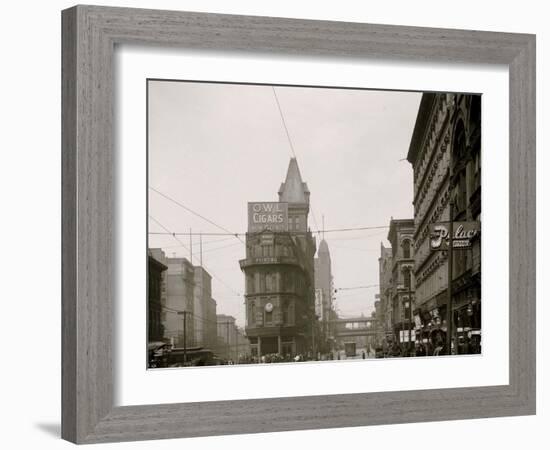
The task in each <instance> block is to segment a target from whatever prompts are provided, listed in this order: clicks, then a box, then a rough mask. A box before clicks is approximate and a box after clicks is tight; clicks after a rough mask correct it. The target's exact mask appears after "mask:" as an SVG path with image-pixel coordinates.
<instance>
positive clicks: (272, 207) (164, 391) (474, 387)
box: [62, 6, 536, 443]
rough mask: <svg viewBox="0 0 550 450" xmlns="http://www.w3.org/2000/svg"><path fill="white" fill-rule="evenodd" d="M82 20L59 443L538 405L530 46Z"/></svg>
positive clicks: (447, 33) (359, 28) (329, 25)
mask: <svg viewBox="0 0 550 450" xmlns="http://www.w3.org/2000/svg"><path fill="white" fill-rule="evenodd" d="M62 24H63V47H62V66H63V67H62V82H63V89H62V92H63V112H62V124H63V130H62V131H63V136H62V145H63V149H62V150H63V187H62V192H63V249H62V252H63V254H62V255H63V281H62V283H63V299H62V304H63V320H62V327H63V330H62V337H63V339H62V346H63V348H62V355H63V367H62V377H63V380H62V410H63V412H62V435H63V438H65V439H67V440H70V441H72V442H75V443H95V442H115V441H128V440H144V439H161V438H176V437H193V436H209V435H222V434H236V433H259V432H273V431H285V430H300V429H316V428H329V427H330V428H334V427H349V426H360V425H375V424H391V423H404V422H420V421H432V420H452V419H466V418H480V417H496V416H511V415H527V414H534V413H535V408H536V405H535V392H536V384H535V270H534V268H535V37H534V36H532V35H524V34H507V33H490V32H482V31H464V30H448V29H431V28H415V27H403V26H390V25H371V24H361V23H343V22H327V21H308V20H296V19H280V18H270V17H248V16H229V15H218V14H203V13H188V12H176V11H156V10H141V9H127V8H109V7H99V6H75V7H73V8H70V9H67V10H65V11H63V13H62ZM482 273H483V275H482ZM482 293H483V296H482Z"/></svg>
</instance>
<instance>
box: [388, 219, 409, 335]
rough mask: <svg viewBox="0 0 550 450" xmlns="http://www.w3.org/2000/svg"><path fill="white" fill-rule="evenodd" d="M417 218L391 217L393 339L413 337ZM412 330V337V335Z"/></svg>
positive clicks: (389, 239) (389, 234)
mask: <svg viewBox="0 0 550 450" xmlns="http://www.w3.org/2000/svg"><path fill="white" fill-rule="evenodd" d="M413 235H414V221H413V219H401V220H395V219H392V220H391V221H390V230H389V233H388V241H390V243H391V247H392V249H391V251H392V255H391V268H392V269H391V270H392V272H391V311H392V314H391V326H392V331H393V336H394V340H395V341H396V342H400V343H405V342H412V340H413V339H414V337H415V336H414V321H413V319H412V312H413V310H414V303H415V302H414V295H415V282H414V251H413V247H414V246H413ZM409 330H412V331H411V332H410V336H411V339H409Z"/></svg>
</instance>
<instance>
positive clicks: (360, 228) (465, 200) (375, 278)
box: [145, 79, 482, 369]
mask: <svg viewBox="0 0 550 450" xmlns="http://www.w3.org/2000/svg"><path fill="white" fill-rule="evenodd" d="M145 219H146V220H147V249H146V251H147V343H146V345H147V367H148V368H149V369H161V368H181V367H186V368H187V367H195V366H231V365H242V364H270V363H290V364H293V363H301V362H321V361H332V362H337V361H342V362H344V361H350V360H351V361H365V362H366V361H368V360H373V359H381V358H411V357H440V356H448V357H454V356H460V355H463V356H464V355H480V354H481V352H482V327H481V324H482V320H481V318H482V315H481V314H482V313H481V95H480V94H476V93H462V92H416V91H398V90H392V91H384V90H374V89H364V88H340V87H327V86H324V87H320V86H319V87H318V86H288V85H266V84H240V83H220V82H207V81H194V80H193V81H188V80H163V79H148V80H147V217H146V218H145Z"/></svg>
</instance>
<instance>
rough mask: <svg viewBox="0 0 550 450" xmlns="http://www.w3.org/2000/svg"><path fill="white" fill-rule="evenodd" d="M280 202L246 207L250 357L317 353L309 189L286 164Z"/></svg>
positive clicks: (243, 266) (244, 268) (243, 262)
mask: <svg viewBox="0 0 550 450" xmlns="http://www.w3.org/2000/svg"><path fill="white" fill-rule="evenodd" d="M278 194H279V201H278V202H255V203H249V204H248V208H249V211H248V212H249V226H248V232H247V235H246V258H245V259H243V260H241V261H240V266H241V270H242V271H243V272H244V275H245V284H246V294H245V300H246V302H245V303H246V335H247V337H248V339H249V342H250V347H251V353H252V355H253V356H262V355H265V354H274V353H278V354H280V355H294V354H300V353H301V354H305V353H308V352H315V351H316V348H315V345H316V344H315V339H314V337H313V335H314V333H313V332H312V330H313V329H314V327H315V326H316V323H315V309H314V308H315V293H314V283H315V280H314V262H313V259H314V255H315V251H316V244H315V238H314V237H313V236H312V234H311V232H310V230H309V228H308V214H309V196H310V193H309V189H308V187H307V184H306V183H304V182H303V181H302V177H301V175H300V170H299V168H298V163H297V161H296V159H295V158H292V159H291V160H290V164H289V166H288V171H287V175H286V179H285V181H284V182H283V183H282V184H281V187H280V189H279V192H278Z"/></svg>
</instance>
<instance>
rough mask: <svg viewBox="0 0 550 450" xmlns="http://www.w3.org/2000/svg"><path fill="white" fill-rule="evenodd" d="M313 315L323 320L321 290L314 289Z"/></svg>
mask: <svg viewBox="0 0 550 450" xmlns="http://www.w3.org/2000/svg"><path fill="white" fill-rule="evenodd" d="M315 315H316V316H317V317H318V318H319V319H320V320H323V290H322V289H315Z"/></svg>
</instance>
